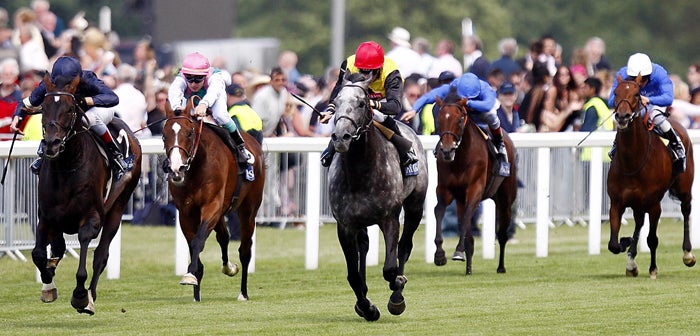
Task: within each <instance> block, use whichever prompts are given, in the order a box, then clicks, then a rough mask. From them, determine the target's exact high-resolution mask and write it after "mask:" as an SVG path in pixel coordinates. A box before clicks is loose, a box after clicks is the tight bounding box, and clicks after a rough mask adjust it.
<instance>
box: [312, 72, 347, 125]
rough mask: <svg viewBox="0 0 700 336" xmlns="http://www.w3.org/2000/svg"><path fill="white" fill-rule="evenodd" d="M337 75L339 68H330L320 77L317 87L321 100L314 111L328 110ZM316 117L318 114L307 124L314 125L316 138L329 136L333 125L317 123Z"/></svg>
mask: <svg viewBox="0 0 700 336" xmlns="http://www.w3.org/2000/svg"><path fill="white" fill-rule="evenodd" d="M339 74H340V69H339V68H337V67H330V68H328V69H326V72H325V74H324V75H323V77H321V79H322V80H320V81H319V86H320V87H322V89H321V90H322V92H323V98H322V99H321V100H320V101H319V102H318V103H317V104H316V106H315V108H316V111H325V110H326V108H328V104H329V102H330V101H329V99H330V96H331V92H332V91H333V88H334V87H335V83H336V80H337V78H338V76H339ZM318 117H319V116H318V114H317V113H314V114H313V115H311V120H310V121H309V124H311V125H314V132H315V133H316V136H330V135H331V133H332V132H333V128H334V125H333V123H320V122H318Z"/></svg>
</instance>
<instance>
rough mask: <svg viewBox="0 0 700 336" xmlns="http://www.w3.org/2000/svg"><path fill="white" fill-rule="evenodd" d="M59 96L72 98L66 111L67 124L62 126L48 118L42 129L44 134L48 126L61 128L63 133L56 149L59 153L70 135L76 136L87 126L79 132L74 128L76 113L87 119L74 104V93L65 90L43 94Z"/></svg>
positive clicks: (85, 128) (84, 128)
mask: <svg viewBox="0 0 700 336" xmlns="http://www.w3.org/2000/svg"><path fill="white" fill-rule="evenodd" d="M60 96H66V97H70V98H71V99H72V100H73V102H72V104H71V108H70V110H69V111H68V113H70V114H71V119H70V123H69V124H68V125H67V126H64V125H61V123H59V122H58V121H57V120H50V121H48V122H47V124H46V127H44V129H43V133H44V134H45V133H46V128H48V127H53V128H56V129H59V130H62V131H63V132H64V133H65V134H64V135H63V137H62V138H61V142H60V143H59V149H58V152H59V153H61V152H63V150H65V147H66V142H68V140H70V139H71V138H72V137H74V136H76V135H77V134H79V133H83V132H85V131H87V127H83V129H82V130H80V132H78V131H77V130H76V129H75V122H76V121H77V120H78V115H80V116H81V117H82V118H86V121H87V117H86V116H85V113H84V112H83V110H82V109H80V108H79V107H78V105H77V104H76V101H77V99H76V98H75V95H73V94H72V93H70V92H65V91H55V92H47V93H46V94H45V95H44V97H60ZM88 123H89V122H88Z"/></svg>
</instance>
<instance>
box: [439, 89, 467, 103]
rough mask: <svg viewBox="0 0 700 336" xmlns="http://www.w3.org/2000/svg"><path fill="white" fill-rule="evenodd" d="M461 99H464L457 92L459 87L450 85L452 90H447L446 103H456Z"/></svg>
mask: <svg viewBox="0 0 700 336" xmlns="http://www.w3.org/2000/svg"><path fill="white" fill-rule="evenodd" d="M460 99H462V97H460V96H459V94H458V93H457V87H456V86H450V91H449V92H447V96H445V99H443V101H444V102H445V103H456V102H458V101H459V100H460Z"/></svg>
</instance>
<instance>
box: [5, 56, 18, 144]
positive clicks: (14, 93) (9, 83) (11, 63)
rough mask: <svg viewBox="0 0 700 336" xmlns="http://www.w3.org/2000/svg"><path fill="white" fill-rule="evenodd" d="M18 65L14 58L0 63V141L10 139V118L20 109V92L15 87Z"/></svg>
mask: <svg viewBox="0 0 700 336" xmlns="http://www.w3.org/2000/svg"><path fill="white" fill-rule="evenodd" d="M18 78H19V64H17V61H16V60H15V59H14V58H7V59H4V60H2V61H0V140H8V139H12V136H13V133H14V132H13V131H12V130H11V129H10V124H11V123H12V116H13V115H14V114H15V113H18V111H19V109H20V108H21V107H22V104H20V102H21V101H22V91H21V90H20V88H19V85H17V80H18Z"/></svg>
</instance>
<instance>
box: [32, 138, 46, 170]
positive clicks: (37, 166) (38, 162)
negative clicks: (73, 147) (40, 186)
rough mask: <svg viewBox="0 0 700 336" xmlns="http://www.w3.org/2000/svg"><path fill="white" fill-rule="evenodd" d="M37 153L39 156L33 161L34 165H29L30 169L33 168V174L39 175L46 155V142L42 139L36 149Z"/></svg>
mask: <svg viewBox="0 0 700 336" xmlns="http://www.w3.org/2000/svg"><path fill="white" fill-rule="evenodd" d="M36 155H38V156H39V157H38V158H36V160H34V162H32V165H31V166H29V169H31V171H32V174H34V175H39V170H40V169H41V160H42V158H43V157H44V142H43V141H41V142H39V148H38V149H37V150H36Z"/></svg>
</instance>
